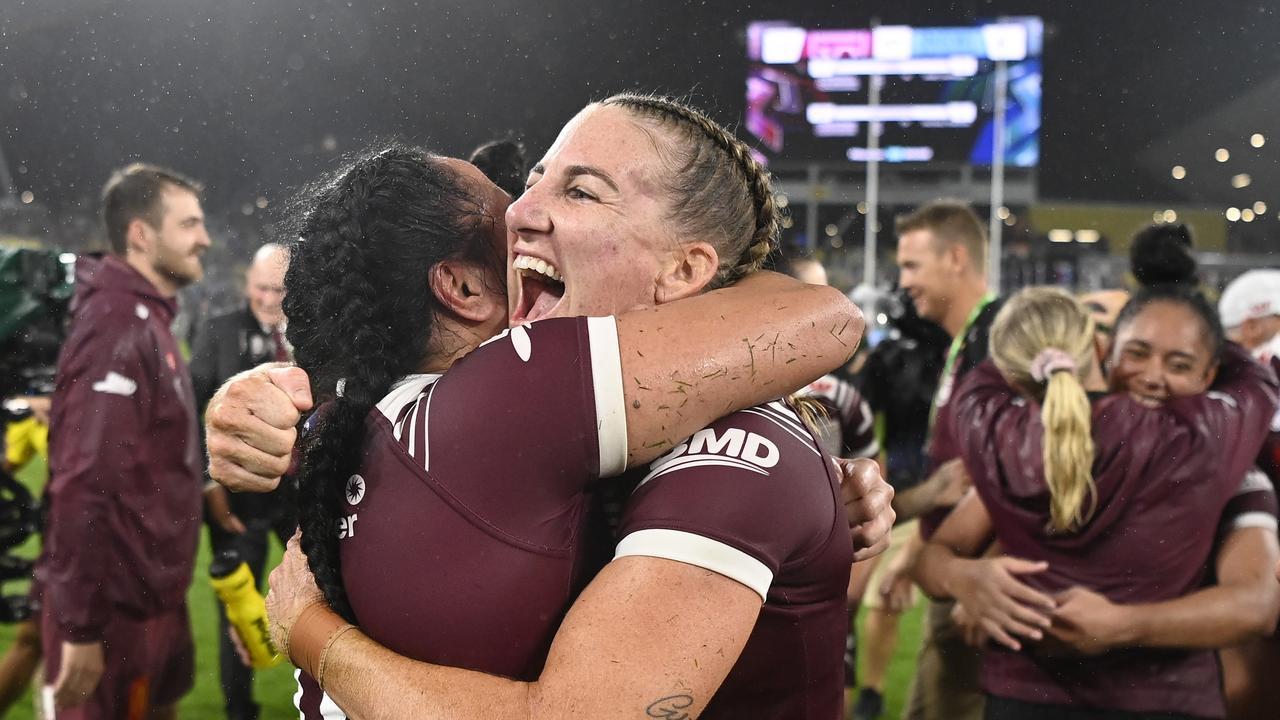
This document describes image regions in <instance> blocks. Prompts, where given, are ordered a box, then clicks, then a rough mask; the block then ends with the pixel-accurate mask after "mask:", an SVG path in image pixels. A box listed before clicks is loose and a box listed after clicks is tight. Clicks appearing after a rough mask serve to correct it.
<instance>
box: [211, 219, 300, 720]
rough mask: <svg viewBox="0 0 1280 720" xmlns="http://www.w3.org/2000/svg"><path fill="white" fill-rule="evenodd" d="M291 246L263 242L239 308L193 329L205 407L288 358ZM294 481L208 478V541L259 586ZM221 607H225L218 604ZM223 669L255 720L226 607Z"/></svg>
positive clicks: (288, 512) (238, 703) (234, 706)
mask: <svg viewBox="0 0 1280 720" xmlns="http://www.w3.org/2000/svg"><path fill="white" fill-rule="evenodd" d="M287 263H288V253H287V252H286V251H285V249H284V248H283V247H281V246H279V245H275V244H267V245H263V246H262V247H261V248H259V249H258V251H257V252H256V253H254V256H253V262H252V263H250V265H249V268H248V269H247V270H246V272H245V295H246V296H247V300H246V302H245V303H244V305H243V306H242V307H240V308H239V309H237V310H234V311H232V312H229V313H225V314H222V315H219V316H217V317H214V318H213V319H212V320H210V321H209V323H208V325H207V326H206V327H205V328H204V331H203V332H200V333H198V334H197V336H196V342H195V349H194V351H193V352H192V357H191V380H192V383H193V385H194V387H195V396H196V406H197V407H198V408H199V409H200V412H201V414H203V412H204V407H205V405H207V404H208V402H209V399H210V398H211V397H213V393H214V392H215V391H217V389H218V387H219V386H221V385H222V383H224V382H226V380H227V379H228V378H230V377H231V376H232V375H235V374H236V373H238V372H240V371H242V370H248V369H250V368H253V367H256V366H258V365H260V364H262V363H264V362H272V361H288V360H290V359H291V357H290V351H289V347H288V345H287V343H286V342H285V338H284V330H285V317H284V311H283V310H282V309H281V301H282V300H283V299H284V273H285V267H286V265H287ZM292 496H293V491H292V486H291V483H289V482H281V483H280V487H279V488H278V489H276V490H275V491H273V492H270V493H237V494H235V495H231V494H229V493H228V492H227V491H226V489H224V488H223V487H222V486H221V485H218V484H217V483H215V482H211V481H210V482H206V483H205V503H206V517H207V519H208V524H209V540H210V545H211V547H212V550H213V552H214V553H215V554H226V553H229V552H231V553H235V554H236V555H238V556H239V559H240V560H241V561H243V562H246V563H248V565H249V571H250V572H252V573H253V577H254V580H255V581H256V583H257V585H258V587H259V589H261V587H262V581H263V579H264V572H263V571H264V569H265V565H266V561H267V548H268V544H269V536H270V535H271V534H274V535H275V536H276V538H277V539H278V540H279V541H280V544H281V545H283V544H284V543H285V542H287V541H288V539H289V537H290V536H291V535H293V532H294V530H295V529H296V528H297V515H296V512H295V509H294V500H293V497H292ZM219 607H220V606H219ZM218 637H219V651H218V654H219V658H218V659H219V668H220V676H221V681H222V693H223V696H224V699H225V701H226V711H227V717H228V718H229V719H230V720H242V719H246V720H252V719H253V718H257V717H258V711H259V707H258V704H257V703H256V702H254V700H253V670H252V669H250V668H249V667H248V666H246V665H245V664H244V663H243V662H242V661H241V659H240V656H239V654H238V653H237V652H236V649H235V647H234V645H233V644H232V640H231V636H230V634H229V631H228V624H227V617H226V614H225V613H222V612H219V613H218Z"/></svg>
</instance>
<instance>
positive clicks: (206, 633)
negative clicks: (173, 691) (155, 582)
mask: <svg viewBox="0 0 1280 720" xmlns="http://www.w3.org/2000/svg"><path fill="white" fill-rule="evenodd" d="M46 472H47V471H46V469H45V467H44V464H43V463H42V462H39V461H38V460H37V461H36V462H33V463H31V465H28V466H27V467H26V468H24V469H23V472H22V473H20V474H19V479H21V480H22V481H23V482H24V483H25V484H26V485H27V486H28V487H30V488H32V489H33V490H35V489H37V488H39V487H41V486H43V484H44V476H45V474H46ZM37 550H38V545H37V544H36V542H35V541H34V540H31V541H28V542H27V543H26V544H25V545H23V546H22V548H20V550H19V554H21V555H24V556H26V557H34V556H35V554H36V552H37ZM279 558H280V548H279V546H278V545H276V544H275V542H274V541H273V542H272V548H271V555H270V558H269V559H268V561H267V567H274V566H275V564H276V563H277V562H278V560H279ZM208 568H209V540H208V535H207V534H206V533H203V532H202V533H201V535H200V554H199V556H198V558H197V560H196V577H195V581H194V582H193V583H192V587H191V590H190V592H189V593H188V594H187V603H188V606H189V608H190V611H191V623H192V626H191V632H192V634H193V635H194V638H195V644H196V684H195V688H193V689H192V691H191V692H190V693H188V694H187V696H186V697H185V698H183V700H182V704H181V706H180V710H179V713H178V714H179V717H182V718H198V719H200V720H203V719H204V718H209V719H211V720H212V719H215V718H221V717H223V710H222V690H221V689H220V688H219V687H218V641H217V634H218V621H217V617H218V616H217V615H216V613H217V612H220V611H221V609H220V608H219V607H218V606H217V599H216V598H214V595H213V590H211V589H210V588H209V583H208V579H207V578H208V575H207V574H206V572H207V570H208ZM20 588H21V586H20V585H18V584H16V583H14V584H6V585H5V587H4V591H5V593H6V594H12V593H16V592H18V591H19V590H20ZM13 635H14V630H13V627H12V626H10V625H0V652H3V651H6V650H8V648H9V645H10V644H11V643H12V642H13ZM294 687H295V686H294V682H293V666H292V665H289V664H288V663H284V664H281V665H278V666H276V667H274V668H271V669H270V670H266V671H263V672H259V673H257V677H256V679H255V682H254V696H255V697H256V698H257V700H258V702H259V703H260V704H261V705H262V718H263V720H273V719H275V718H295V717H297V711H296V710H294V709H293V691H294ZM4 717H5V718H6V719H8V718H12V719H13V720H32V718H33V717H34V714H33V711H32V706H31V697H30V694H29V693H28V694H27V695H26V696H24V697H23V698H22V699H20V700H19V701H18V702H17V703H15V704H14V706H13V707H12V708H11V709H10V710H9V712H8V713H7V714H5V715H4Z"/></svg>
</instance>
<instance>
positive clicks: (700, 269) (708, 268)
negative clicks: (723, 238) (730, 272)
mask: <svg viewBox="0 0 1280 720" xmlns="http://www.w3.org/2000/svg"><path fill="white" fill-rule="evenodd" d="M719 268H720V254H719V253H717V252H716V249H715V248H714V247H712V246H711V244H710V243H706V242H691V243H685V244H683V245H681V246H680V247H679V248H678V249H677V250H675V251H674V252H672V254H671V258H670V260H669V261H668V263H667V264H666V266H665V267H664V268H663V269H662V272H661V274H659V275H658V278H657V280H656V281H655V283H654V290H653V299H654V302H656V303H658V304H662V303H667V302H671V301H673V300H679V299H681V298H686V297H692V296H694V295H697V294H699V293H701V292H702V291H703V289H705V288H706V287H707V285H708V284H710V283H711V281H712V280H714V279H715V277H716V270H718V269H719Z"/></svg>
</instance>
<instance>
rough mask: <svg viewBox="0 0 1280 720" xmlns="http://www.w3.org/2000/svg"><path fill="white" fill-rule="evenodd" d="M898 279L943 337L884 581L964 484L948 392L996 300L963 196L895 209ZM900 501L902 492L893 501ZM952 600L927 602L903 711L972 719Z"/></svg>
mask: <svg viewBox="0 0 1280 720" xmlns="http://www.w3.org/2000/svg"><path fill="white" fill-rule="evenodd" d="M896 230H897V233H898V258H897V259H898V270H899V284H900V285H901V286H902V289H903V290H904V291H906V292H907V293H908V294H909V295H910V296H911V299H912V300H913V301H915V306H916V310H917V312H919V313H920V316H921V317H922V318H924V319H926V320H931V321H933V322H935V323H937V324H938V325H940V326H942V329H943V330H944V331H946V333H947V335H949V336H951V346H950V348H949V349H948V351H947V356H946V362H945V364H944V365H943V368H942V375H941V377H940V378H939V380H938V389H937V392H936V393H935V394H934V398H933V405H932V409H931V417H930V430H929V441H928V460H929V462H928V473H929V476H928V479H927V480H926V481H924V482H923V483H921V484H920V485H919V486H917V487H916V488H914V489H913V490H912V491H910V492H909V493H907V494H908V495H911V496H914V497H911V498H910V499H909V500H908V502H912V503H916V504H918V505H917V506H918V507H920V508H922V510H921V511H920V512H921V513H922V514H921V517H920V533H918V534H916V535H913V536H911V541H910V542H909V543H908V544H907V547H906V548H905V549H904V550H903V551H902V553H901V554H900V555H899V557H898V558H897V562H895V563H894V564H893V565H891V566H890V568H889V571H887V572H886V578H885V580H884V582H885V583H888V584H893V583H896V582H898V579H897V576H898V575H900V574H903V573H905V574H907V575H910V574H911V572H912V568H913V567H914V565H915V562H916V560H917V559H918V557H919V552H920V550H921V548H922V547H923V540H924V539H927V536H928V535H929V534H931V533H932V532H933V530H934V529H936V528H937V526H938V525H939V524H940V523H941V522H942V520H943V519H944V518H945V517H946V515H947V513H948V512H949V509H950V507H951V506H953V505H954V504H955V503H956V502H957V501H958V500H959V499H960V497H961V495H962V494H963V493H964V491H965V490H966V489H967V478H966V476H965V474H964V472H963V470H962V468H961V466H960V463H959V460H958V458H959V455H960V449H959V447H958V446H957V445H956V443H955V440H954V437H953V433H952V425H953V423H954V422H955V421H954V419H953V418H952V415H951V411H952V405H951V404H950V400H951V399H952V398H951V395H952V391H953V390H954V388H955V386H956V384H957V383H959V382H960V379H961V378H963V377H964V376H965V375H966V374H967V373H968V372H969V371H970V370H972V369H973V368H975V367H977V365H978V364H979V363H980V362H982V361H983V360H984V359H986V357H987V338H988V335H989V333H990V328H991V323H992V322H993V321H994V320H995V317H996V313H997V312H998V311H999V309H1000V304H1001V302H1000V300H999V299H998V298H997V297H996V295H995V294H994V293H992V292H991V291H990V290H989V289H988V287H987V278H986V271H985V268H986V257H987V234H986V230H985V229H984V228H983V225H982V222H981V221H980V220H978V216H977V215H975V214H974V212H973V210H972V209H971V208H970V207H969V206H968V205H965V204H964V203H960V202H955V201H949V200H940V201H936V202H932V203H929V204H927V205H924V206H922V207H921V208H919V209H917V210H916V211H915V212H912V213H910V214H909V215H907V216H905V217H901V218H898V220H897V222H896ZM898 502H902V501H898ZM952 605H953V603H951V602H930V603H929V606H928V608H927V611H926V622H925V628H924V632H923V639H922V644H921V649H920V656H919V658H918V661H917V664H916V673H915V677H914V678H913V680H912V685H911V687H912V689H911V693H910V697H909V699H908V705H907V709H906V712H905V714H904V717H906V718H908V719H909V720H915V719H916V718H920V719H922V720H978V718H981V717H982V713H983V696H982V693H981V691H980V689H979V687H978V675H977V667H978V654H977V652H976V651H975V650H974V649H973V648H970V647H968V646H967V645H965V643H964V641H963V639H962V638H961V637H960V636H959V634H958V633H957V632H956V631H955V628H954V622H953V621H952V618H951V609H952Z"/></svg>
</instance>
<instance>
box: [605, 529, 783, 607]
mask: <svg viewBox="0 0 1280 720" xmlns="http://www.w3.org/2000/svg"><path fill="white" fill-rule="evenodd" d="M631 555H641V556H644V557H656V558H664V559H666V560H675V561H676V562H682V563H686V564H688V565H696V566H697V567H700V568H705V569H707V570H710V571H711V572H714V573H719V574H721V575H723V576H725V577H727V578H729V579H731V580H736V581H738V582H740V583H742V584H743V585H746V586H747V587H749V588H751V589H752V590H754V591H755V592H756V594H757V595H759V596H760V601H761V602H764V601H765V600H766V599H767V598H768V595H769V586H770V585H771V584H772V583H773V571H772V570H770V569H769V568H768V566H766V565H765V564H764V563H762V562H760V561H759V560H757V559H755V558H753V557H751V556H750V555H748V554H746V553H744V552H742V551H741V550H739V549H737V548H734V547H730V546H728V545H726V544H724V543H722V542H720V541H719V540H712V539H711V538H708V537H703V536H702V535H695V534H693V533H690V532H684V531H682V530H663V529H649V530H637V531H635V532H633V533H631V534H630V535H628V536H626V537H625V538H623V539H622V542H620V543H618V549H617V551H615V553H614V555H613V557H614V559H615V560H616V559H618V558H620V557H628V556H631Z"/></svg>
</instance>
